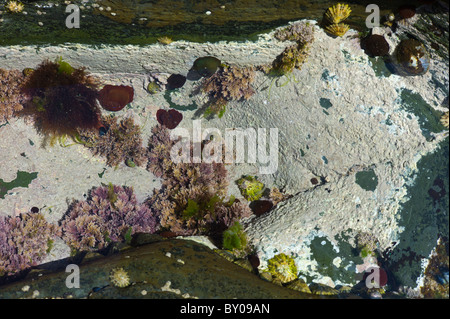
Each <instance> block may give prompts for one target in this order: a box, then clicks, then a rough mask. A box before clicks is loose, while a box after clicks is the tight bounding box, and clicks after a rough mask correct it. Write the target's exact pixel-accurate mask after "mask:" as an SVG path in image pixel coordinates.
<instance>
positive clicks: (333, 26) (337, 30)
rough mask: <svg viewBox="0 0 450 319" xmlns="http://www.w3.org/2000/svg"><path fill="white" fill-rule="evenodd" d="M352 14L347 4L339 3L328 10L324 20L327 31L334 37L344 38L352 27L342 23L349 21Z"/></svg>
mask: <svg viewBox="0 0 450 319" xmlns="http://www.w3.org/2000/svg"><path fill="white" fill-rule="evenodd" d="M351 12H352V10H351V9H350V7H349V6H348V5H347V4H341V3H338V4H336V5H334V6H332V7H330V8H328V10H327V11H326V12H325V14H324V19H323V24H324V27H325V31H326V32H327V33H329V34H331V35H334V36H339V37H342V36H344V34H345V33H347V31H348V30H349V29H350V27H349V26H348V25H347V24H345V23H342V21H343V20H345V19H347V18H348V17H349V16H350V13H351Z"/></svg>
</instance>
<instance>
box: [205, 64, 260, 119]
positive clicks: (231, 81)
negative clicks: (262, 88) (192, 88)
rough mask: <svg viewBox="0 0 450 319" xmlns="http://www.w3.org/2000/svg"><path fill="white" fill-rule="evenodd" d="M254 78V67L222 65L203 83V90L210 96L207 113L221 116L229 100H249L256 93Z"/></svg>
mask: <svg viewBox="0 0 450 319" xmlns="http://www.w3.org/2000/svg"><path fill="white" fill-rule="evenodd" d="M254 78H255V71H254V69H253V67H248V68H240V67H237V66H221V67H220V68H219V70H218V71H217V72H216V73H214V74H213V75H211V76H210V77H208V78H206V79H205V80H204V81H203V83H202V85H201V90H202V91H203V92H204V93H206V94H207V95H208V98H209V101H208V111H207V115H209V114H218V115H219V116H221V115H223V112H224V111H225V107H226V105H227V104H228V102H230V101H242V100H248V99H249V98H250V97H251V96H252V95H253V94H255V90H254V89H253V87H252V83H253V81H254Z"/></svg>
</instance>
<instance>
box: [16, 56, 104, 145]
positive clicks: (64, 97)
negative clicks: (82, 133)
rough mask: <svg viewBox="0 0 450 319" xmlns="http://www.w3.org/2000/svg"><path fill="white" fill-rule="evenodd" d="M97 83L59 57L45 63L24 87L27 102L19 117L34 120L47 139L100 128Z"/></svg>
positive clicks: (27, 79)
mask: <svg viewBox="0 0 450 319" xmlns="http://www.w3.org/2000/svg"><path fill="white" fill-rule="evenodd" d="M97 87H98V81H97V80H96V79H95V78H93V77H91V76H89V75H88V74H87V72H86V71H85V69H84V68H73V67H71V66H70V65H69V64H68V63H67V62H64V61H62V59H61V58H60V59H59V60H57V61H56V62H50V61H48V60H46V61H44V62H42V63H41V64H40V65H39V66H38V67H37V68H36V69H35V70H34V72H32V73H31V74H30V75H29V76H28V77H26V79H25V82H24V83H23V85H22V92H23V93H24V94H25V95H26V97H27V98H28V99H27V102H26V103H25V105H24V109H23V111H21V112H20V113H19V114H21V115H24V116H28V117H32V118H33V119H34V122H35V126H36V127H37V129H38V130H39V131H40V132H42V133H43V134H44V135H46V136H51V137H52V138H53V137H58V136H63V135H71V136H73V135H74V134H76V131H77V130H78V129H88V130H89V129H95V128H97V127H98V125H99V120H100V110H99V108H98V106H97V100H96V97H97Z"/></svg>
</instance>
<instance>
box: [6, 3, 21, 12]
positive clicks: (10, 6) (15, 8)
mask: <svg viewBox="0 0 450 319" xmlns="http://www.w3.org/2000/svg"><path fill="white" fill-rule="evenodd" d="M5 9H6V10H8V11H9V12H11V13H20V12H22V11H23V9H24V5H23V3H22V2H17V1H8V3H7V4H6V5H5Z"/></svg>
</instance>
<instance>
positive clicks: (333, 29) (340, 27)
mask: <svg viewBox="0 0 450 319" xmlns="http://www.w3.org/2000/svg"><path fill="white" fill-rule="evenodd" d="M349 29H350V27H349V26H348V25H347V24H345V23H338V24H330V25H327V26H326V27H325V31H326V32H328V33H329V34H331V35H334V36H337V37H342V36H344V35H345V34H346V33H347V31H348V30H349Z"/></svg>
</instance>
